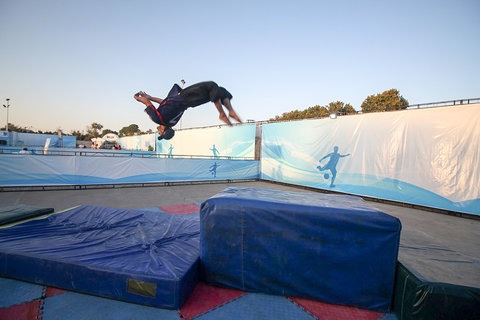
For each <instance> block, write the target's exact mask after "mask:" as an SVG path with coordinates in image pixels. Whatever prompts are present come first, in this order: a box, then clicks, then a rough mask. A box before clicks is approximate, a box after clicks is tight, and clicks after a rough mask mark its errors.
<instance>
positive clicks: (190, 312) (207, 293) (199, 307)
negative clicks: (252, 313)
mask: <svg viewBox="0 0 480 320" xmlns="http://www.w3.org/2000/svg"><path fill="white" fill-rule="evenodd" d="M246 294H247V293H246V292H245V291H241V290H234V289H223V288H217V287H212V286H207V285H206V284H204V283H201V282H200V283H198V284H197V286H196V287H195V289H193V292H192V293H191V295H190V297H189V298H188V300H187V301H186V302H185V304H184V305H183V307H182V308H181V309H180V313H179V314H180V316H181V317H182V318H184V319H195V318H197V317H200V316H201V315H203V314H206V313H208V312H210V311H212V310H215V309H217V308H220V307H222V306H224V305H226V304H228V303H230V302H232V301H235V300H237V299H239V298H241V297H242V296H244V295H246Z"/></svg>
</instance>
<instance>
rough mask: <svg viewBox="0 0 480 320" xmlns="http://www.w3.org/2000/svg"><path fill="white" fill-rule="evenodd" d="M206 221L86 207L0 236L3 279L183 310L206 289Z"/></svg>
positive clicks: (16, 227)
mask: <svg viewBox="0 0 480 320" xmlns="http://www.w3.org/2000/svg"><path fill="white" fill-rule="evenodd" d="M199 237H200V235H199V217H198V216H196V215H173V214H168V213H162V212H152V211H147V210H124V209H114V208H106V207H91V206H81V207H77V208H73V209H71V210H68V211H65V212H62V213H59V214H53V215H50V216H49V217H46V218H44V219H40V220H33V221H28V222H25V223H22V224H18V225H16V226H12V227H9V228H5V229H0V275H1V276H5V277H11V278H17V279H22V280H26V281H31V282H35V283H40V284H44V285H48V286H52V287H58V288H63V289H68V290H72V291H79V292H85V293H90V294H94V295H99V296H105V297H110V298H115V299H120V300H125V301H130V302H136V303H140V304H145V305H150V306H156V307H162V308H179V307H180V306H181V305H182V304H183V303H184V302H185V300H186V299H187V297H188V295H189V293H190V292H191V291H192V290H193V288H194V287H195V285H196V283H197V282H198V267H199Z"/></svg>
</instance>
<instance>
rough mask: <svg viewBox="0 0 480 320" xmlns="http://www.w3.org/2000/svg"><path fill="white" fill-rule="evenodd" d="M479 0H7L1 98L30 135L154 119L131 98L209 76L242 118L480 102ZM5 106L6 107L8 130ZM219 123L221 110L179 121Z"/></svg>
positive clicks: (1, 31)
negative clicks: (401, 103) (376, 102)
mask: <svg viewBox="0 0 480 320" xmlns="http://www.w3.org/2000/svg"><path fill="white" fill-rule="evenodd" d="M479 14H480V1H478V0H471V1H468V0H451V1H442V0H435V1H419V0H415V1H398V0H397V1H389V0H383V1H368V0H367V1H356V0H352V1H342V0H340V1H320V0H317V1H303V0H296V1H278V0H277V1H249V0H248V1H245V0H244V1H221V0H219V1H208V0H205V1H160V0H159V1H119V0H115V1H114V0H111V1H104V0H95V1H90V0H85V1H84V0H82V1H73V0H71V1H70V0H55V1H54V0H43V1H38V0H1V1H0V71H1V72H0V99H1V100H2V104H3V103H5V99H6V98H10V99H11V109H10V119H9V120H10V122H11V123H14V124H15V125H19V126H22V127H24V126H25V127H33V128H34V129H36V130H56V129H57V128H62V129H63V130H64V131H65V132H67V133H68V132H70V131H71V130H74V129H76V130H85V129H86V127H87V126H88V125H90V124H91V123H92V122H98V123H101V124H102V125H103V126H104V128H108V129H112V130H116V131H118V130H120V129H121V128H122V127H124V126H128V125H130V124H132V123H136V124H138V125H139V126H140V129H142V130H144V131H146V130H148V129H150V128H151V129H155V127H156V125H155V124H154V123H153V122H151V121H150V119H149V118H148V117H147V115H146V114H145V113H144V112H143V107H142V105H140V104H139V103H138V102H136V101H135V100H134V99H133V97H132V96H133V94H134V93H135V92H136V91H138V90H144V91H146V92H147V93H150V94H152V95H154V96H159V97H163V96H164V95H165V94H166V93H167V92H168V91H169V89H170V87H171V86H172V84H173V83H174V82H179V81H180V80H181V79H185V80H186V82H187V85H189V84H193V83H196V82H199V81H204V80H214V81H216V82H217V83H218V84H220V85H222V86H224V87H226V88H227V89H228V90H229V91H231V92H232V94H233V95H234V99H233V100H232V103H233V105H234V107H235V108H236V109H237V111H238V113H239V114H240V116H241V117H242V118H243V119H244V120H247V119H253V120H267V119H269V118H271V117H274V116H275V115H281V114H282V113H283V112H288V111H292V110H294V109H305V108H307V107H311V106H314V105H326V104H328V103H329V102H332V101H337V100H340V101H343V102H345V103H350V104H351V105H352V106H353V107H354V108H356V109H357V110H360V105H361V103H362V102H363V100H364V99H365V98H366V97H367V96H369V95H372V94H377V93H380V92H383V91H385V90H388V89H391V88H396V89H398V90H399V91H400V94H401V95H402V96H403V97H404V98H406V99H407V100H408V101H409V102H410V103H411V104H415V103H424V102H435V101H442V100H451V99H460V98H477V97H480V80H479V79H480V78H479V75H480V55H479V52H480V19H479ZM5 122H6V109H5V108H2V110H1V113H0V124H1V125H2V126H4V125H5ZM216 124H221V122H220V121H219V120H218V115H217V112H216V111H215V108H214V106H213V104H207V105H204V106H201V107H198V108H195V109H189V111H187V112H186V113H185V115H184V119H183V123H182V126H183V127H184V128H186V127H197V126H205V125H216Z"/></svg>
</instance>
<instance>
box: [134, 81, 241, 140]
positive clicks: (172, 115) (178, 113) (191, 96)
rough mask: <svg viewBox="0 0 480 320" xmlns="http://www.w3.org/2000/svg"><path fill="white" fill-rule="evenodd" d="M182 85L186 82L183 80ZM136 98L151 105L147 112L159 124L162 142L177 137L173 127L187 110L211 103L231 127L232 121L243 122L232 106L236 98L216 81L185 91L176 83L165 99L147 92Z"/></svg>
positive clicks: (191, 87)
mask: <svg viewBox="0 0 480 320" xmlns="http://www.w3.org/2000/svg"><path fill="white" fill-rule="evenodd" d="M182 82H183V83H184V81H183V80H182ZM133 97H134V98H135V99H136V100H137V101H139V102H141V103H143V104H144V105H146V106H147V108H146V109H145V112H146V113H147V114H148V115H149V116H150V119H152V121H153V122H155V123H157V124H159V126H158V127H157V130H158V133H159V135H160V136H159V137H158V139H159V140H160V139H166V140H169V139H171V138H172V137H173V136H174V134H175V131H174V130H173V129H172V127H173V126H174V125H176V124H177V122H178V121H179V120H180V118H181V117H182V115H183V112H185V110H187V109H188V108H193V107H196V106H199V105H202V104H204V103H207V102H209V101H211V102H213V103H214V104H215V107H216V108H217V110H218V113H219V119H220V120H222V121H223V122H225V123H226V124H228V125H229V126H231V125H232V122H231V121H230V119H229V118H232V119H234V120H236V121H238V122H240V123H241V122H242V121H241V120H240V117H239V116H238V115H237V113H236V112H235V110H233V107H232V105H231V103H230V100H231V99H232V98H233V96H232V95H231V94H230V92H228V91H227V90H226V89H225V88H223V87H219V86H218V85H217V84H216V83H215V82H213V81H205V82H200V83H197V84H194V85H191V86H189V87H187V88H185V89H182V88H181V87H180V86H179V85H178V84H174V85H173V87H172V89H171V90H170V92H169V93H168V95H167V97H166V98H165V99H160V98H155V97H152V96H150V95H149V94H147V93H145V92H143V91H139V92H137V93H135V95H134V96H133ZM152 101H153V102H157V103H158V104H159V106H158V108H155V107H154V106H153V104H152ZM222 105H223V106H225V108H226V109H227V111H228V116H227V115H226V114H225V112H224V110H223V106H222Z"/></svg>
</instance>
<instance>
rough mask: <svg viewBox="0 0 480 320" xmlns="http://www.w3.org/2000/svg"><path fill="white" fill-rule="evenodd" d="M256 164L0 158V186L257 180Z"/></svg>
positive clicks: (107, 158)
mask: <svg viewBox="0 0 480 320" xmlns="http://www.w3.org/2000/svg"><path fill="white" fill-rule="evenodd" d="M258 165H259V161H255V160H224V159H165V158H138V157H101V156H41V155H23V154H3V155H0V167H1V168H2V170H1V171H0V186H46V185H91V184H118V183H149V182H170V181H171V182H174V181H203V180H235V179H258V175H259V168H258Z"/></svg>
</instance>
